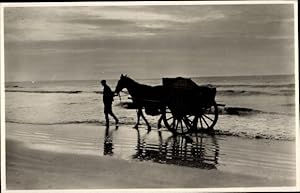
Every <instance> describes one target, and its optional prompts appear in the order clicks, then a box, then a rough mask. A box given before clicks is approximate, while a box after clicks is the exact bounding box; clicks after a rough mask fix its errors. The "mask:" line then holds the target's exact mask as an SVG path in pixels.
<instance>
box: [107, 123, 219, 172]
mask: <svg viewBox="0 0 300 193" xmlns="http://www.w3.org/2000/svg"><path fill="white" fill-rule="evenodd" d="M113 132H114V131H113V130H112V131H109V128H106V131H105V138H104V139H105V140H104V153H103V154H104V155H110V156H111V155H113V153H114V152H113V150H114V147H113V146H114V145H113ZM136 133H137V143H136V146H135V150H136V153H135V154H134V155H132V156H131V158H132V159H135V160H140V161H153V162H156V163H161V164H173V165H179V166H187V167H195V168H202V169H216V168H217V167H216V165H217V164H218V159H219V145H218V141H217V138H216V137H215V136H212V135H208V134H204V133H198V134H193V135H186V136H168V137H164V136H163V135H162V132H161V131H151V133H143V132H142V133H143V134H141V131H140V130H138V129H136ZM156 133H157V138H158V140H153V138H151V137H149V136H150V134H152V135H153V134H154V136H155V134H156ZM132 148H134V147H132Z"/></svg>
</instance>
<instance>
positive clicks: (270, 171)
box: [6, 123, 296, 190]
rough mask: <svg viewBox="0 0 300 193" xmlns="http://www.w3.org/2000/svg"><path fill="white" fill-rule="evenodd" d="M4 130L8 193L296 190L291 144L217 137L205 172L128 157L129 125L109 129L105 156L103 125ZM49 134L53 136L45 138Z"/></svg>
mask: <svg viewBox="0 0 300 193" xmlns="http://www.w3.org/2000/svg"><path fill="white" fill-rule="evenodd" d="M6 130H7V136H6V142H7V144H6V148H7V149H6V164H7V165H6V166H7V173H6V175H7V176H6V180H7V189H9V190H17V189H27V190H29V189H102V188H107V189H120V188H225V187H236V188H238V187H287V186H291V187H292V186H293V187H294V186H296V178H295V175H296V172H295V171H294V172H293V167H294V166H293V165H294V164H296V162H293V160H294V158H293V157H290V156H291V155H293V151H294V150H292V149H291V148H292V145H294V144H295V142H286V141H283V142H278V141H276V140H275V141H274V140H262V139H258V140H256V139H243V138H239V137H228V136H223V137H222V138H221V137H219V138H217V144H215V145H212V144H211V142H210V141H208V142H209V143H208V142H207V143H205V144H204V145H206V150H207V151H208V150H209V149H211V148H213V147H219V148H220V149H219V150H218V165H217V169H209V170H208V169H200V168H193V167H187V166H178V165H174V164H161V163H156V162H153V161H144V160H143V161H139V160H136V159H132V158H129V157H128V155H133V154H136V139H137V136H136V131H135V130H134V129H131V128H128V127H121V128H119V129H118V130H113V129H112V130H111V131H110V134H109V135H112V136H113V138H112V140H113V151H114V154H113V156H104V155H103V148H104V147H103V145H104V144H103V140H104V138H106V137H107V136H105V133H106V132H105V128H104V127H103V126H87V125H79V126H75V125H52V126H41V125H39V126H32V125H18V124H11V123H10V124H7V127H6ZM18 132H19V134H18V135H17V133H18ZM41 132H43V134H42V133H41ZM51 132H52V134H55V135H53V136H52V137H50V138H49V136H50V135H52V134H51ZM140 132H141V133H140V134H141V135H140V137H141V138H143V137H145V136H146V134H145V132H146V131H145V130H144V129H143V128H141V129H140ZM21 133H22V135H20V134H21ZM74 133H75V134H74ZM84 133H85V135H84ZM46 134H47V135H46ZM168 134H169V133H168V132H163V135H168ZM73 135H74V136H73ZM75 135H76V136H75ZM82 135H83V137H82ZM97 135H99V136H98V137H97V138H96V139H95V141H91V139H93V138H95V136H97ZM125 135H128V136H129V137H128V138H126V136H125ZM79 136H81V138H80V137H79ZM156 136H157V131H153V132H152V134H151V135H147V137H148V138H144V139H145V140H146V141H145V142H146V143H147V144H148V146H149V147H150V145H151V144H152V143H153V144H154V143H155V142H156V138H155V137H156ZM71 139H72V140H73V141H71ZM55 140H56V141H55ZM128 140H131V141H128ZM207 140H210V139H209V138H208V139H207ZM53 141H55V144H53V143H52V142H53ZM132 141H133V143H132ZM58 142H60V143H58ZM88 142H90V144H89V143H88ZM131 143H132V144H131ZM148 146H146V147H144V148H142V149H144V150H147V147H148ZM81 148H83V149H81ZM91 148H94V149H91ZM145 148H146V149H145ZM287 149H288V151H287ZM148 151H149V150H148ZM207 151H206V152H207ZM90 152H91V153H90ZM151 152H152V154H153V151H150V153H151ZM93 153H95V154H93ZM154 153H155V152H154ZM293 163H294V164H293ZM141 174H142V175H141ZM294 174H295V175H294Z"/></svg>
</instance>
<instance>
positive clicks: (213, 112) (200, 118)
mask: <svg viewBox="0 0 300 193" xmlns="http://www.w3.org/2000/svg"><path fill="white" fill-rule="evenodd" d="M218 116H219V112H218V106H217V103H216V102H214V104H213V105H212V106H210V107H203V108H202V109H201V113H200V114H199V115H197V117H196V119H194V121H193V125H194V128H196V129H197V131H200V130H201V129H209V130H213V128H214V126H215V124H216V123H217V121H218Z"/></svg>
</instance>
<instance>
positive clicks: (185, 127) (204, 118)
mask: <svg viewBox="0 0 300 193" xmlns="http://www.w3.org/2000/svg"><path fill="white" fill-rule="evenodd" d="M162 119H163V121H164V124H165V126H166V128H167V129H168V130H169V131H171V132H173V133H175V134H187V133H191V132H199V131H203V130H212V129H213V127H214V126H215V124H216V123H217V120H218V107H217V104H216V103H215V102H214V103H213V105H212V106H209V107H201V109H200V110H199V112H197V114H196V115H193V114H187V115H183V116H175V115H174V113H172V112H171V111H170V110H169V109H167V110H166V112H165V113H164V114H162Z"/></svg>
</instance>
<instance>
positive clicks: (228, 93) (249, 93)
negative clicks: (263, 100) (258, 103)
mask: <svg viewBox="0 0 300 193" xmlns="http://www.w3.org/2000/svg"><path fill="white" fill-rule="evenodd" d="M294 94H295V91H293V90H280V91H277V92H276V91H275V92H267V91H250V90H218V91H217V95H221V96H234V95H237V96H255V95H266V96H293V95H294Z"/></svg>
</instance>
